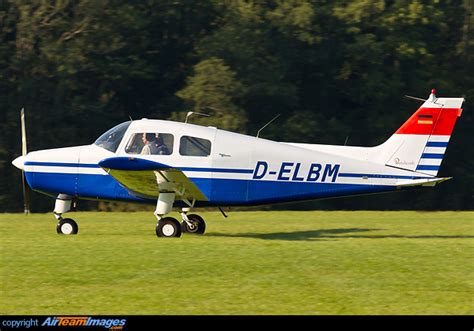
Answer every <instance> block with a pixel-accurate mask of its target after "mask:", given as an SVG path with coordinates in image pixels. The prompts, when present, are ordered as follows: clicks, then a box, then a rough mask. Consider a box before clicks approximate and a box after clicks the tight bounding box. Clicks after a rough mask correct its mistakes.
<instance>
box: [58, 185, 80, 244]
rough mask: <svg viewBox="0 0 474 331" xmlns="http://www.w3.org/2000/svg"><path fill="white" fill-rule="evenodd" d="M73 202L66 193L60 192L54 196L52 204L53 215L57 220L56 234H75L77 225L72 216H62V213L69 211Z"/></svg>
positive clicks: (77, 228)
mask: <svg viewBox="0 0 474 331" xmlns="http://www.w3.org/2000/svg"><path fill="white" fill-rule="evenodd" d="M72 204H73V201H72V197H70V196H69V195H66V194H60V195H58V197H57V198H56V203H55V204H54V211H53V214H54V217H56V219H57V220H58V224H57V225H56V232H57V233H58V234H68V235H69V234H77V232H78V231H79V227H78V225H77V223H76V222H75V221H74V220H73V219H72V218H63V217H62V214H64V213H67V212H68V211H71V205H72Z"/></svg>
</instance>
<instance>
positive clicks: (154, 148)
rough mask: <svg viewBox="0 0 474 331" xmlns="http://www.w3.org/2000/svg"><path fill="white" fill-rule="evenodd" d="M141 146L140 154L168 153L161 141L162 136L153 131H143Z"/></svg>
mask: <svg viewBox="0 0 474 331" xmlns="http://www.w3.org/2000/svg"><path fill="white" fill-rule="evenodd" d="M142 141H143V148H142V151H141V154H152V155H169V154H170V151H169V149H168V147H166V145H165V144H164V142H163V138H162V137H161V136H160V135H158V136H156V134H154V133H144V134H143V136H142Z"/></svg>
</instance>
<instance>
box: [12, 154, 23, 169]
mask: <svg viewBox="0 0 474 331" xmlns="http://www.w3.org/2000/svg"><path fill="white" fill-rule="evenodd" d="M12 164H13V165H14V166H15V167H17V168H18V169H20V170H24V169H25V156H19V157H17V158H16V159H14V160H13V161H12Z"/></svg>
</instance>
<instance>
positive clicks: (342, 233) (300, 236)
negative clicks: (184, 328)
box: [207, 228, 474, 240]
mask: <svg viewBox="0 0 474 331" xmlns="http://www.w3.org/2000/svg"><path fill="white" fill-rule="evenodd" d="M380 230H383V229H359V228H349V229H323V230H310V231H296V232H276V233H234V234H231V233H209V234H207V236H211V237H228V238H256V239H265V240H317V239H344V238H361V239H386V238H406V239H468V238H469V239H473V238H474V236H465V235H413V236H410V235H395V234H394V235H390V234H389V235H359V234H356V235H354V234H351V233H360V232H370V231H380Z"/></svg>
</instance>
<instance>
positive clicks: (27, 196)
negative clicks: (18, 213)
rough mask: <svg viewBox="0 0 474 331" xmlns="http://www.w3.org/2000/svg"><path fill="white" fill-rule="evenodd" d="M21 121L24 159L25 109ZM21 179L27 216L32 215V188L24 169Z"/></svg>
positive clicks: (21, 114) (26, 152) (24, 155)
mask: <svg viewBox="0 0 474 331" xmlns="http://www.w3.org/2000/svg"><path fill="white" fill-rule="evenodd" d="M20 120H21V155H22V156H23V158H24V157H26V154H28V151H27V148H26V125H25V108H22V109H21V112H20ZM21 179H22V183H23V206H24V210H25V215H28V214H29V213H30V187H29V186H28V182H27V181H26V177H25V169H24V167H23V169H22V170H21Z"/></svg>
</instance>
